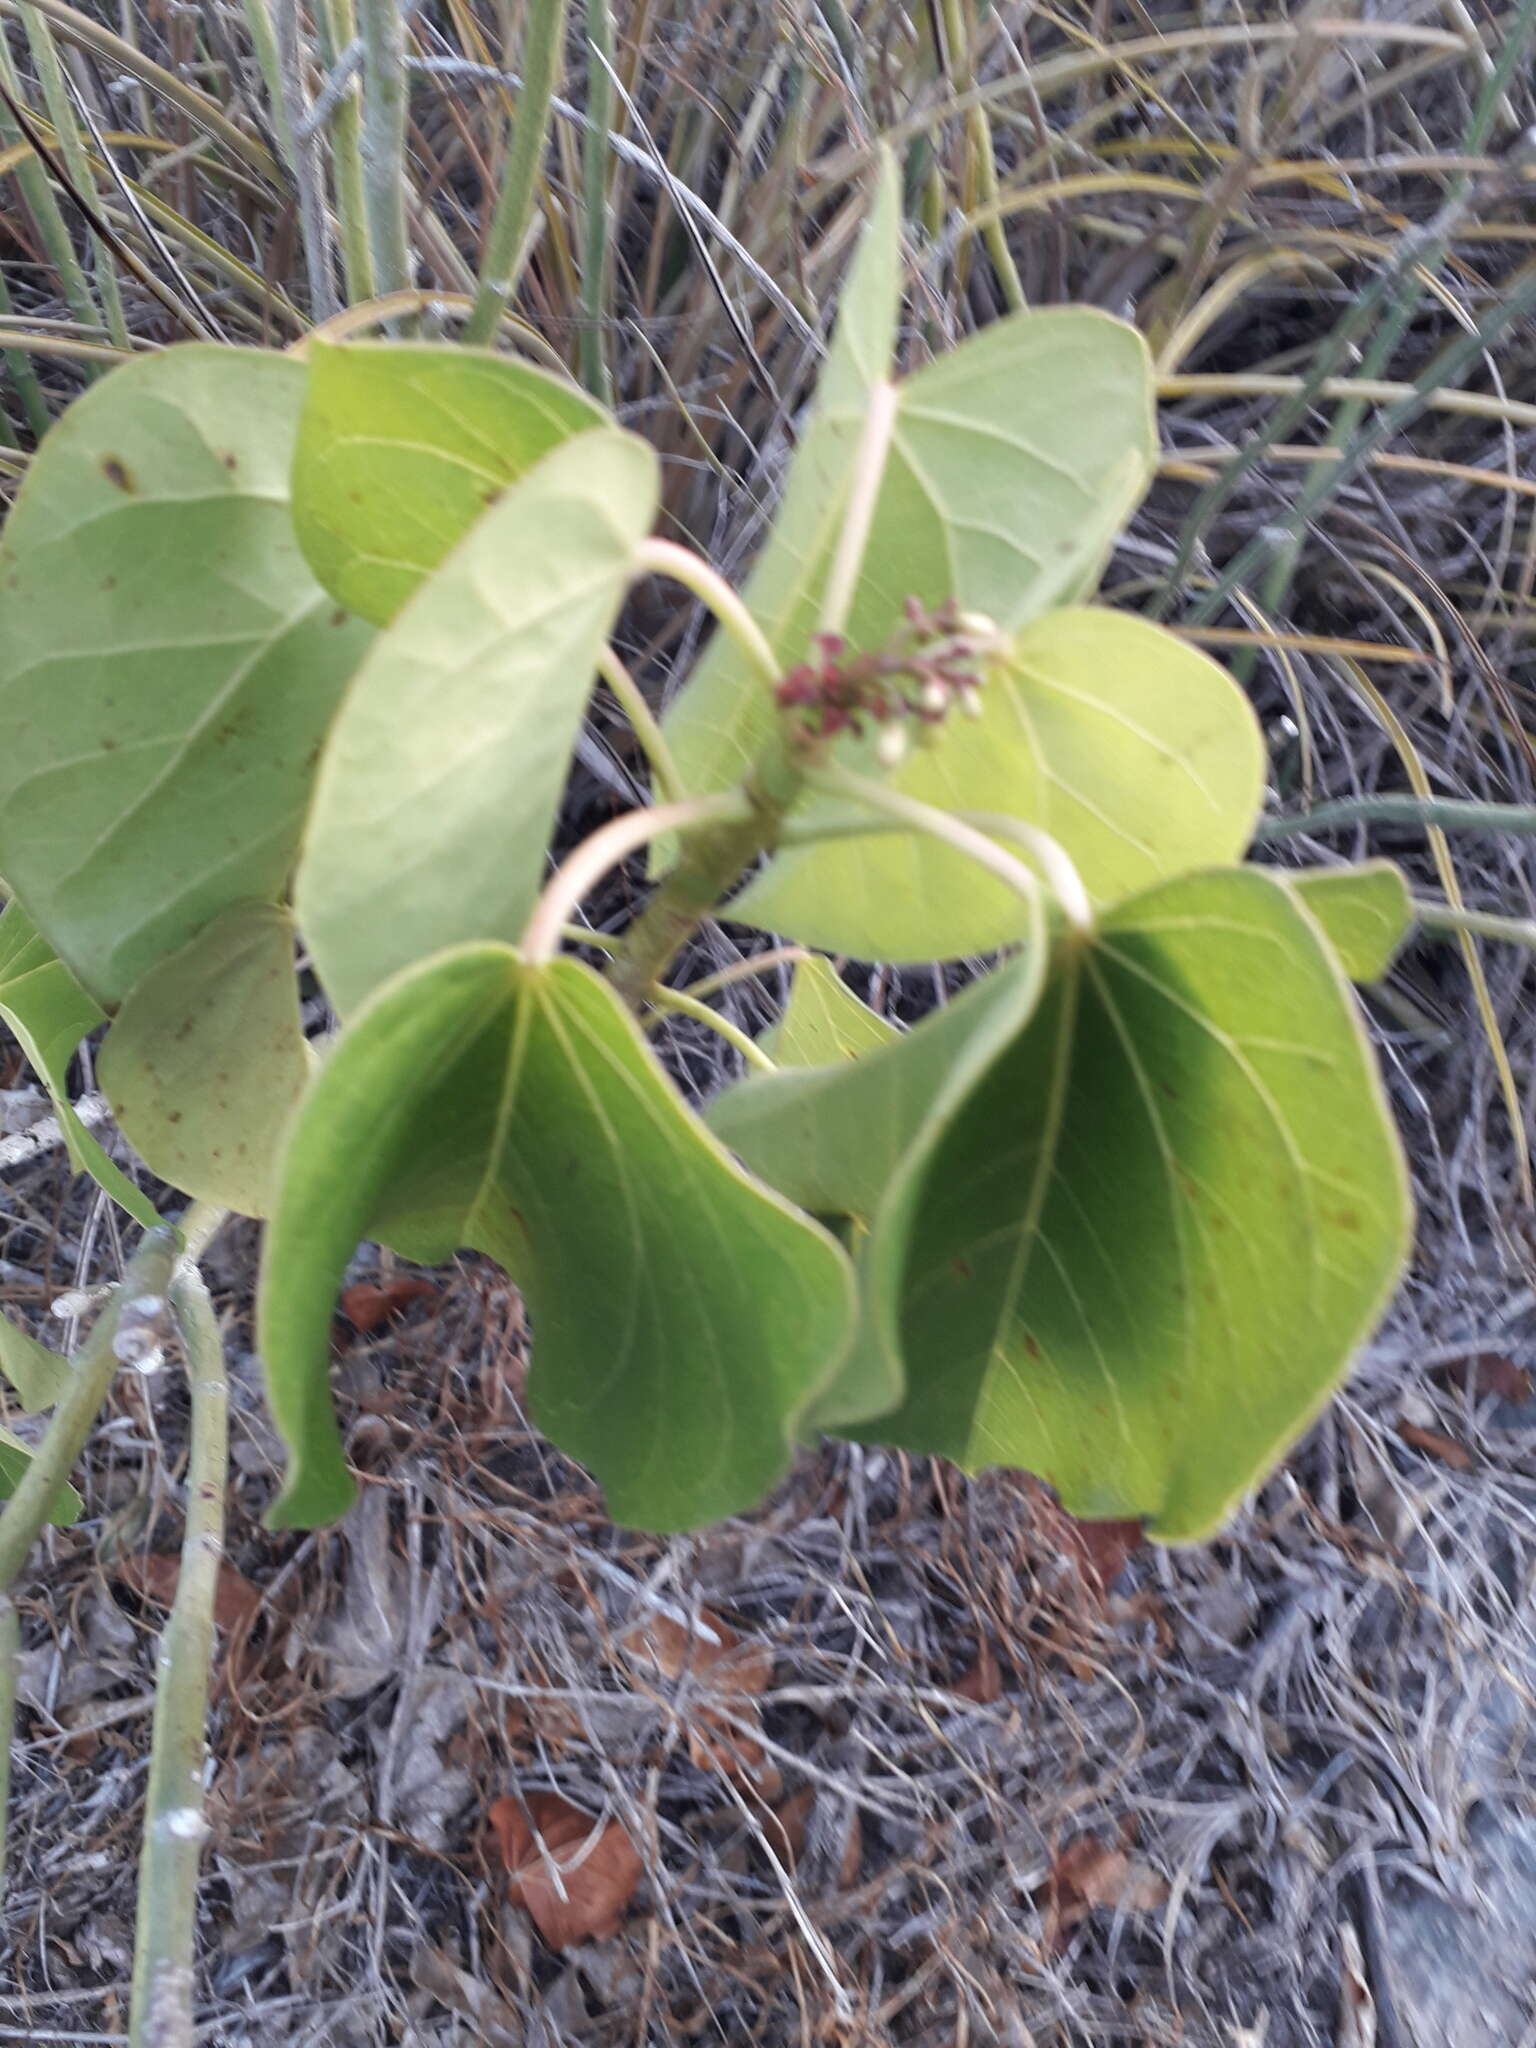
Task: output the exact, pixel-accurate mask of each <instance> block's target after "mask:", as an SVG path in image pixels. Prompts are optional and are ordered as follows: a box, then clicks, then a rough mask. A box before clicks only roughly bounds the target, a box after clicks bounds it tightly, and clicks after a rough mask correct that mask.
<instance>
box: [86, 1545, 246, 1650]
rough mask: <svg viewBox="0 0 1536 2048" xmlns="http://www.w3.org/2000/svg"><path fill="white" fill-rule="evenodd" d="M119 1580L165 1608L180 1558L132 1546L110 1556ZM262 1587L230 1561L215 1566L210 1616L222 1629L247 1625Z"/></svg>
mask: <svg viewBox="0 0 1536 2048" xmlns="http://www.w3.org/2000/svg"><path fill="white" fill-rule="evenodd" d="M112 1569H113V1572H114V1573H115V1575H116V1577H117V1578H118V1580H119V1581H120V1582H121V1584H123V1585H125V1586H126V1587H127V1588H128V1590H129V1592H130V1593H136V1594H137V1595H138V1597H139V1598H140V1599H141V1600H147V1601H149V1602H150V1604H151V1605H152V1606H155V1607H163V1608H165V1609H166V1610H167V1611H169V1609H170V1608H171V1606H172V1605H173V1603H174V1601H175V1599H176V1586H177V1582H178V1580H179V1579H180V1577H181V1558H180V1556H179V1555H178V1553H177V1552H175V1551H174V1550H151V1551H143V1550H135V1551H130V1552H128V1553H127V1554H126V1555H125V1556H122V1557H119V1558H117V1559H115V1560H114V1562H113V1566H112ZM261 1602H262V1591H261V1588H260V1586H255V1585H252V1583H251V1581H250V1580H249V1579H248V1578H247V1577H246V1576H245V1574H244V1573H243V1572H237V1571H236V1570H235V1568H234V1566H233V1565H232V1564H221V1565H220V1566H219V1582H218V1585H217V1587H216V1588H215V1590H214V1595H213V1618H214V1620H215V1621H216V1622H217V1623H218V1625H219V1627H220V1628H222V1629H226V1630H230V1631H233V1630H235V1629H237V1628H239V1627H240V1626H241V1625H242V1624H244V1625H245V1626H247V1627H248V1626H249V1625H250V1624H251V1623H252V1622H253V1621H254V1620H255V1619H256V1616H257V1615H258V1614H259V1613H260V1611H261Z"/></svg>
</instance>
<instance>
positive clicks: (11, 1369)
mask: <svg viewBox="0 0 1536 2048" xmlns="http://www.w3.org/2000/svg"><path fill="white" fill-rule="evenodd" d="M73 1372H74V1367H73V1366H72V1365H71V1364H70V1362H69V1360H68V1359H67V1358H61V1357H60V1356H59V1354H58V1353H57V1352H56V1351H50V1350H49V1349H48V1348H47V1346H46V1345H44V1344H39V1343H38V1341H37V1339H36V1338H35V1337H34V1336H33V1335H32V1334H31V1332H30V1331H28V1330H23V1329H21V1328H19V1327H18V1326H17V1325H16V1324H15V1323H13V1322H11V1321H10V1320H9V1319H8V1318H7V1317H5V1316H0V1374H3V1375H4V1377H5V1379H6V1380H7V1381H8V1382H9V1384H10V1385H11V1386H13V1387H14V1388H15V1389H16V1393H17V1396H18V1397H19V1399H20V1401H21V1412H22V1414H23V1415H36V1414H38V1413H40V1412H41V1410H43V1409H44V1408H51V1407H52V1406H53V1404H54V1402H55V1401H57V1400H58V1398H59V1396H60V1394H62V1393H63V1391H64V1389H65V1388H66V1387H67V1386H68V1385H69V1382H70V1378H71V1376H72V1374H73Z"/></svg>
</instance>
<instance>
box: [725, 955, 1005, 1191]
mask: <svg viewBox="0 0 1536 2048" xmlns="http://www.w3.org/2000/svg"><path fill="white" fill-rule="evenodd" d="M1042 973H1043V968H1042V953H1041V949H1040V948H1038V947H1035V948H1031V949H1030V951H1029V952H1027V953H1024V954H1021V955H1020V956H1019V957H1018V958H1017V959H1015V960H1011V961H1009V962H1008V964H1007V965H1006V966H1004V967H1002V968H999V969H998V970H997V971H996V972H995V973H993V974H989V975H986V976H985V977H984V978H983V979H982V980H980V981H977V982H973V983H972V984H971V986H970V987H969V988H967V989H965V990H964V991H963V992H962V993H961V994H960V995H958V996H956V997H955V998H954V999H953V1001H951V1002H948V1003H946V1004H945V1005H944V1007H943V1008H942V1009H938V1010H934V1011H932V1012H931V1013H930V1014H929V1015H928V1016H926V1017H925V1018H923V1020H922V1022H921V1023H920V1024H917V1025H915V1026H914V1027H913V1029H912V1030H910V1031H902V1032H899V1033H893V1034H892V1035H891V1037H890V1038H889V1039H888V1041H887V1042H886V1043H885V1044H884V1045H881V1046H876V1047H875V1048H874V1049H872V1050H871V1051H869V1052H866V1053H864V1054H863V1055H862V1056H861V1057H860V1058H858V1059H855V1060H849V1059H846V1058H840V1057H836V1056H834V1057H835V1064H827V1065H823V1066H817V1067H808V1066H807V1067H799V1066H785V1067H783V1068H781V1069H780V1071H779V1072H778V1073H776V1074H749V1075H748V1077H747V1078H746V1079H745V1080H744V1081H738V1082H737V1083H736V1085H735V1086H734V1087H733V1088H727V1089H726V1090H725V1091H724V1093H723V1094H720V1095H717V1096H716V1097H715V1099H714V1100H713V1102H711V1103H710V1104H709V1106H708V1108H707V1109H706V1111H705V1121H706V1122H707V1123H708V1125H709V1127H710V1129H711V1130H712V1131H713V1132H714V1133H715V1135H716V1137H717V1138H719V1139H720V1140H721V1142H722V1143H723V1144H726V1145H729V1147H730V1148H731V1150H732V1151H733V1152H734V1153H736V1154H737V1156H738V1157H739V1158H740V1159H741V1160H742V1162H743V1163H744V1164H745V1165H746V1166H747V1168H748V1169H749V1170H750V1171H751V1172H752V1173H755V1174H757V1175H758V1176H759V1177H760V1178H761V1179H763V1180H765V1181H767V1182H768V1183H769V1184H770V1186H772V1187H776V1188H777V1189H778V1190H779V1192H780V1193H781V1194H783V1195H787V1196H788V1197H789V1199H790V1200H791V1201H792V1202H794V1203H795V1204H796V1205H797V1206H798V1207H800V1208H802V1209H811V1210H814V1211H816V1212H817V1213H818V1214H820V1215H824V1216H857V1217H860V1218H862V1219H863V1220H864V1221H866V1222H867V1221H869V1220H870V1219H871V1218H872V1217H873V1216H874V1214H875V1212H876V1210H877V1209H878V1208H879V1206H880V1202H881V1198H882V1197H883V1195H884V1194H885V1191H886V1188H887V1186H888V1185H889V1182H890V1179H891V1176H892V1175H893V1174H894V1172H895V1171H896V1168H897V1166H898V1164H899V1163H900V1162H901V1160H902V1159H903V1158H905V1157H906V1156H907V1154H908V1153H909V1152H910V1151H911V1150H912V1148H913V1147H914V1146H917V1145H920V1144H922V1143H923V1142H924V1141H925V1140H926V1141H927V1142H931V1141H932V1136H933V1134H934V1130H935V1128H936V1121H935V1120H936V1119H937V1121H938V1122H939V1123H942V1121H943V1118H944V1116H945V1115H946V1114H949V1113H952V1111H953V1108H954V1106H955V1104H956V1103H957V1102H959V1101H962V1100H963V1099H964V1097H965V1094H966V1092H967V1090H968V1089H969V1088H970V1086H971V1085H972V1084H973V1083H974V1081H975V1079H976V1076H977V1074H978V1073H979V1072H980V1071H981V1070H982V1069H983V1068H984V1067H985V1066H986V1064H987V1063H988V1061H989V1060H991V1059H992V1058H993V1057H995V1055H996V1052H997V1050H998V1048H999V1046H1001V1045H1005V1044H1007V1043H1009V1042H1010V1041H1011V1039H1012V1038H1013V1037H1014V1036H1015V1035H1016V1034H1017V1033H1018V1031H1019V1030H1020V1029H1021V1028H1022V1026H1023V1024H1024V1021H1025V1020H1026V1019H1027V1017H1028V1016H1029V1013H1030V1011H1031V1009H1032V1008H1033V1006H1034V1004H1035V1002H1036V1000H1037V998H1038V995H1039V990H1040V983H1041V978H1042Z"/></svg>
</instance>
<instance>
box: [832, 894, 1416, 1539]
mask: <svg viewBox="0 0 1536 2048" xmlns="http://www.w3.org/2000/svg"><path fill="white" fill-rule="evenodd" d="M1409 1223H1410V1209H1409V1199H1408V1192H1407V1182H1406V1175H1405V1172H1404V1168H1403V1162H1402V1157H1401V1153H1400V1151H1399V1147H1398V1143H1397V1138H1396V1134H1395V1131H1394V1129H1393V1125H1392V1120H1391V1116H1390V1114H1389V1111H1388V1109H1387V1105H1386V1102H1385V1100H1384V1097H1383V1094H1382V1090H1381V1086H1380V1082H1379V1079H1378V1077H1377V1074H1376V1070H1375V1065H1374V1062H1373V1060H1372V1057H1371V1054H1370V1050H1369V1047H1368V1044H1367V1042H1366V1040H1365V1037H1364V1034H1363V1032H1362V1030H1361V1028H1360V1023H1359V1019H1358V1017H1357V1015H1356V1012H1355V1007H1354V1002H1353V999H1352V997H1351V994H1350V991H1349V988H1348V986H1347V984H1346V983H1345V981H1344V979H1343V977H1342V975H1341V974H1340V972H1339V969H1338V966H1337V964H1336V963H1335V961H1334V960H1333V958H1332V956H1331V955H1330V954H1329V952H1328V951H1327V948H1326V947H1325V946H1324V945H1323V943H1322V942H1321V939H1320V937H1319V935H1318V933H1317V930H1316V927H1315V926H1314V925H1313V923H1312V921H1311V919H1310V917H1309V916H1308V915H1307V913H1306V912H1305V911H1304V910H1303V909H1302V908H1301V907H1300V906H1299V904H1298V903H1297V901H1296V899H1295V897H1294V895H1293V894H1292V892H1291V890H1290V889H1288V888H1287V887H1286V886H1285V884H1284V883H1283V882H1280V881H1278V880H1276V879H1275V878H1274V877H1273V876H1272V875H1270V874H1267V873H1264V872H1262V871H1260V870H1257V869H1244V870H1229V871H1226V872H1213V873H1206V874H1200V875H1190V876H1185V877H1183V878H1181V879H1179V880H1177V881H1174V882H1169V883H1165V884H1162V885H1160V886H1159V887H1157V888H1155V889H1152V890H1150V891H1149V892H1147V893H1146V894H1145V895H1142V896H1139V897H1137V898H1136V899H1134V900H1133V901H1131V902H1129V903H1126V904H1123V905H1121V906H1120V907H1119V908H1118V909H1116V910H1115V911H1113V912H1111V913H1110V915H1109V916H1108V917H1107V918H1106V919H1105V920H1104V922H1103V925H1102V927H1101V929H1100V931H1099V933H1098V934H1097V936H1096V937H1095V939H1094V940H1093V941H1092V942H1091V943H1090V944H1089V945H1087V946H1086V947H1084V948H1082V949H1080V950H1078V951H1077V952H1072V951H1066V952H1064V953H1063V954H1062V956H1061V957H1060V958H1059V960H1058V962H1057V965H1056V968H1055V971H1054V973H1053V975H1052V978H1051V980H1050V982H1049V984H1048V986H1047V989H1046V991H1045V994H1044V996H1043V998H1042V1000H1041V1002H1040V1005H1039V1007H1038V1008H1037V1009H1036V1011H1035V1013H1034V1015H1033V1017H1032V1018H1031V1020H1030V1022H1029V1024H1028V1026H1027V1028H1026V1029H1025V1030H1024V1031H1023V1032H1021V1033H1020V1034H1019V1035H1018V1037H1017V1038H1016V1039H1015V1040H1014V1042H1013V1044H1012V1045H1011V1046H1010V1048H1009V1049H1008V1051H1007V1052H1006V1053H1005V1054H1004V1056H1003V1057H1001V1058H1000V1059H998V1060H997V1061H996V1062H995V1063H994V1064H993V1065H992V1067H991V1068H990V1069H989V1071H988V1072H987V1074H986V1075H985V1077H984V1079H983V1080H982V1082H981V1084H980V1085H979V1086H978V1087H976V1088H975V1089H974V1090H973V1091H972V1092H971V1094H970V1096H969V1098H968V1099H967V1101H966V1103H965V1105H964V1108H963V1110H962V1111H961V1113H960V1114H959V1115H957V1116H956V1117H955V1118H954V1119H953V1121H952V1123H951V1125H950V1127H949V1129H948V1131H947V1132H946V1133H945V1136H944V1138H943V1139H942V1141H941V1143H940V1144H939V1145H938V1146H937V1147H936V1148H935V1150H934V1151H933V1152H932V1154H931V1156H930V1157H929V1158H928V1159H927V1160H926V1161H924V1162H923V1164H922V1168H921V1172H920V1175H919V1176H918V1180H917V1184H916V1185H914V1186H913V1187H910V1188H909V1189H908V1190H907V1193H906V1199H905V1201H903V1202H893V1203H892V1204H891V1207H890V1212H889V1219H888V1220H887V1219H885V1218H883V1219H882V1220H881V1221H880V1222H878V1223H877V1226H876V1233H875V1236H876V1242H875V1243H874V1245H873V1246H872V1249H871V1254H870V1267H871V1273H872V1280H871V1286H872V1289H873V1291H874V1295H875V1300H876V1308H877V1313H878V1314H880V1315H881V1316H883V1318H884V1323H885V1328H886V1332H887V1337H888V1340H889V1341H890V1342H892V1343H893V1344H895V1345H898V1346H899V1350H900V1356H901V1358H902V1360H903V1361H904V1364H905V1369H906V1377H907V1390H908V1391H907V1397H906V1400H905V1403H904V1404H903V1406H902V1407H900V1408H899V1409H898V1410H897V1411H896V1412H895V1413H894V1414H893V1415H888V1416H885V1417H882V1419H881V1420H880V1421H879V1423H878V1424H875V1425H869V1426H866V1428H865V1429H864V1430H863V1431H862V1432H861V1433H863V1434H873V1435H876V1436H878V1437H879V1438H880V1439H881V1440H882V1441H886V1442H894V1443H897V1444H901V1445H904V1446H905V1447H907V1448H909V1449H912V1450H919V1451H925V1452H938V1453H941V1454H943V1455H945V1456H948V1457H952V1458H954V1459H955V1460H957V1461H958V1462H959V1463H961V1464H962V1465H965V1466H967V1467H969V1468H972V1469H974V1468H976V1467H979V1466H983V1465H1020V1466H1025V1467H1028V1468H1029V1469H1030V1470H1031V1471H1034V1472H1038V1473H1039V1474H1040V1475H1041V1476H1042V1477H1044V1478H1045V1479H1047V1480H1049V1481H1050V1482H1051V1484H1052V1485H1053V1486H1054V1487H1055V1488H1056V1489H1057V1491H1058V1492H1059V1494H1060V1495H1061V1498H1062V1500H1063V1502H1064V1503H1065V1505H1066V1507H1067V1508H1068V1509H1069V1510H1070V1511H1071V1512H1072V1513H1073V1514H1077V1515H1083V1516H1087V1517H1091V1518H1114V1519H1118V1518H1122V1517H1124V1518H1141V1517H1145V1518H1146V1519H1147V1521H1148V1523H1149V1533H1150V1534H1152V1535H1153V1536H1156V1537H1159V1538H1161V1539H1163V1540H1166V1541H1172V1542H1184V1541H1191V1540H1194V1539H1197V1538H1199V1537H1202V1536H1204V1535H1207V1534H1208V1533H1209V1532H1210V1531H1212V1530H1213V1529H1215V1528H1216V1527H1217V1526H1218V1525H1219V1524H1220V1522H1221V1521H1222V1519H1223V1517H1224V1516H1225V1515H1226V1514H1227V1512H1228V1511H1229V1510H1230V1508H1231V1507H1232V1505H1233V1503H1234V1502H1235V1501H1236V1499H1237V1498H1238V1497H1239V1496H1240V1495H1241V1494H1242V1493H1243V1492H1244V1491H1246V1490H1247V1489H1248V1488H1249V1487H1250V1486H1252V1485H1253V1484H1254V1482H1255V1481H1256V1480H1257V1479H1258V1478H1259V1477H1260V1476H1261V1475H1262V1474H1263V1473H1264V1472H1265V1471H1266V1470H1267V1469H1268V1468H1269V1466H1270V1465H1271V1464H1272V1463H1273V1462H1274V1460H1275V1459H1277V1458H1278V1457H1279V1456H1280V1455H1281V1453H1282V1452H1283V1451H1284V1450H1285V1448H1286V1447H1287V1446H1288V1445H1289V1444H1290V1443H1291V1442H1292V1441H1293V1439H1294V1438H1295V1437H1296V1436H1297V1435H1298V1434H1299V1433H1300V1432H1301V1431H1302V1430H1303V1429H1304V1428H1305V1427H1306V1425H1307V1424H1308V1423H1309V1422H1310V1421H1311V1419H1312V1418H1313V1417H1314V1416H1315V1415H1316V1413H1317V1412H1318V1410H1319V1408H1320V1407H1321V1406H1322V1404H1323V1402H1324V1401H1325V1399H1326V1398H1327V1396H1328V1394H1329V1393H1330V1392H1331V1391H1332V1389H1333V1388H1334V1386H1335V1385H1336V1384H1337V1382H1338V1380H1339V1378H1340V1377H1341V1375H1342V1374H1343V1372H1344V1371H1345V1369H1346V1368H1347V1366H1348V1363H1349V1360H1350V1356H1351V1354H1352V1352H1353V1351H1354V1349H1355V1347H1356V1346H1357V1345H1358V1344H1359V1343H1360V1342H1361V1341H1362V1340H1363V1338H1364V1337H1365V1336H1366V1335H1367V1334H1368V1332H1369V1331H1370V1329H1371V1328H1372V1326H1373V1325H1374V1323H1375V1321H1376V1318H1377V1317H1378V1315H1379V1314H1380V1312H1381V1310H1382V1308H1383V1307H1384V1305H1385V1303H1386V1301H1387V1299H1388V1298H1389V1296H1390V1293H1391V1291H1392V1288H1393V1285H1394V1283H1395V1282H1396V1279H1397V1277H1398V1275H1399V1272H1400V1271H1401V1268H1402V1264H1403V1259H1404V1255H1405V1252H1406V1249H1407V1242H1408V1233H1409Z"/></svg>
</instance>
